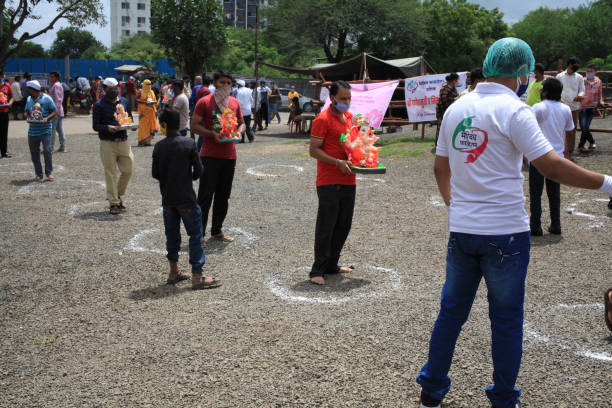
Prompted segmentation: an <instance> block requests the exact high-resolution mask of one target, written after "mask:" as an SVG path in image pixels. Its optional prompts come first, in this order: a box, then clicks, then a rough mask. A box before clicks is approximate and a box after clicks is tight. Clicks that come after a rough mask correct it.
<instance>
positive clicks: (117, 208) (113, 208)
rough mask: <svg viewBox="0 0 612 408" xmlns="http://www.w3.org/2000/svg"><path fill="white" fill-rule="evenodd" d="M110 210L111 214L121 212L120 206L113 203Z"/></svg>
mask: <svg viewBox="0 0 612 408" xmlns="http://www.w3.org/2000/svg"><path fill="white" fill-rule="evenodd" d="M109 212H110V214H111V215H118V214H119V206H118V205H111V206H110V210H109Z"/></svg>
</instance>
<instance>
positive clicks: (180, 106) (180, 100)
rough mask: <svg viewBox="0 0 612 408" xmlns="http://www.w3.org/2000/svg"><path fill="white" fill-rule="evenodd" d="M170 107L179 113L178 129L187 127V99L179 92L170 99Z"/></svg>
mask: <svg viewBox="0 0 612 408" xmlns="http://www.w3.org/2000/svg"><path fill="white" fill-rule="evenodd" d="M172 109H174V110H175V111H177V112H178V113H179V117H180V119H179V130H183V129H185V128H187V127H189V99H188V98H187V95H185V93H183V92H181V93H180V94H179V95H177V96H176V97H175V98H174V100H173V101H172Z"/></svg>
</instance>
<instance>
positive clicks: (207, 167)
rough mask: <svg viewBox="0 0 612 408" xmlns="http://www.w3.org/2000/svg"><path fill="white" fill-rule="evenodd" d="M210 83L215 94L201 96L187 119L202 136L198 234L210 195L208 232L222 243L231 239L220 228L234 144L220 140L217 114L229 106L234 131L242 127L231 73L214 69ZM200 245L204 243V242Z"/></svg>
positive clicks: (231, 175) (232, 167) (229, 185)
mask: <svg viewBox="0 0 612 408" xmlns="http://www.w3.org/2000/svg"><path fill="white" fill-rule="evenodd" d="M214 85H215V88H216V90H215V93H214V94H211V95H207V96H205V97H203V98H202V99H200V100H199V101H198V102H197V103H196V106H195V108H194V110H193V117H192V119H191V131H192V132H193V133H195V134H198V135H200V136H202V137H203V139H204V142H203V144H202V149H201V150H200V158H201V160H202V164H203V165H204V172H203V173H202V177H201V178H200V188H199V189H198V204H199V205H200V207H201V208H202V235H203V236H204V235H205V233H206V223H207V221H208V211H209V210H210V206H211V204H212V203H213V198H214V204H213V213H212V227H211V229H210V235H211V236H212V237H213V238H216V239H219V240H221V241H224V242H232V241H233V238H232V237H230V236H227V235H225V234H223V230H222V227H223V221H224V220H225V216H226V215H227V209H228V206H229V204H228V200H229V198H230V194H231V192H232V182H233V181H234V170H235V168H236V146H234V143H233V142H229V143H221V135H220V134H219V131H220V130H221V125H220V124H219V119H218V115H221V113H222V112H223V111H225V110H226V109H231V110H232V111H233V112H234V114H235V115H236V118H237V119H238V132H240V133H243V132H244V131H245V126H244V120H243V118H242V112H241V110H240V103H238V100H237V99H235V98H232V97H231V96H230V90H231V87H232V76H231V74H230V73H228V72H225V71H221V72H216V73H215V76H214ZM200 89H201V88H200ZM202 245H203V246H206V244H205V243H203V244H202Z"/></svg>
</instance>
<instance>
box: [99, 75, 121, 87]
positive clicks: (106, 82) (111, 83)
mask: <svg viewBox="0 0 612 408" xmlns="http://www.w3.org/2000/svg"><path fill="white" fill-rule="evenodd" d="M102 84H103V85H104V86H117V85H119V82H117V80H116V79H115V78H112V77H108V78H106V79H105V80H104V82H102Z"/></svg>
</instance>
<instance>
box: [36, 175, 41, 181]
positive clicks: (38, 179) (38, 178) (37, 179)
mask: <svg viewBox="0 0 612 408" xmlns="http://www.w3.org/2000/svg"><path fill="white" fill-rule="evenodd" d="M40 180H42V177H40V176H36V177H34V181H40Z"/></svg>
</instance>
